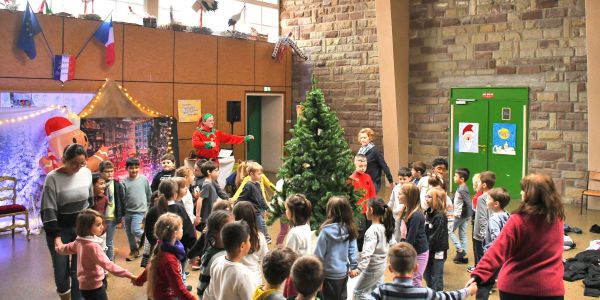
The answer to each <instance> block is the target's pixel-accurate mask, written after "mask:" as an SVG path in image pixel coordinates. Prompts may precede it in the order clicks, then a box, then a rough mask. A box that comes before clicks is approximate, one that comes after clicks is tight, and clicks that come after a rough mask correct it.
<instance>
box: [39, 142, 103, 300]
mask: <svg viewBox="0 0 600 300" xmlns="http://www.w3.org/2000/svg"><path fill="white" fill-rule="evenodd" d="M62 160H63V165H62V166H61V167H60V168H58V169H56V170H53V171H51V172H50V173H48V175H46V181H45V182H44V189H43V192H42V210H41V214H42V222H43V223H44V231H46V242H47V244H48V249H49V250H50V256H51V257H52V268H53V269H54V282H55V283H56V291H57V292H58V294H59V296H60V298H61V299H74V300H75V299H77V300H78V299H81V292H80V291H79V282H78V281H77V256H76V255H72V256H71V257H69V256H63V255H60V254H58V253H57V252H56V251H55V249H54V247H55V244H56V241H57V240H59V239H60V240H62V242H63V243H65V244H66V243H70V242H72V241H74V240H75V237H76V234H75V221H76V219H77V216H78V215H79V212H81V211H82V210H84V209H86V208H88V207H91V206H92V203H93V202H92V201H93V196H94V192H93V185H92V173H91V171H90V170H89V169H88V168H86V167H85V166H86V151H85V149H84V148H83V146H81V145H78V144H71V145H69V146H67V147H66V148H65V151H64V153H63V156H62ZM69 280H70V282H69Z"/></svg>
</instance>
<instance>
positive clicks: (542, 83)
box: [281, 0, 587, 201]
mask: <svg viewBox="0 0 600 300" xmlns="http://www.w3.org/2000/svg"><path fill="white" fill-rule="evenodd" d="M398 1H405V0H398ZM410 18H411V20H410V35H409V37H410V54H409V57H410V58H409V63H410V68H409V78H410V79H409V94H410V99H409V102H410V104H409V117H410V120H409V124H410V125H409V159H410V160H411V161H414V160H423V161H426V162H430V161H431V160H432V158H434V157H437V156H444V157H447V156H448V121H449V101H448V99H449V95H450V88H452V87H469V86H488V85H489V86H527V87H529V88H530V96H529V99H530V112H531V113H530V132H529V143H530V146H529V153H528V155H529V172H544V173H547V174H549V175H551V176H552V177H553V178H555V182H556V184H557V186H558V188H559V190H560V191H561V193H562V195H563V196H564V199H565V201H571V200H574V199H578V198H579V195H580V191H581V188H583V187H584V185H585V182H584V180H583V178H584V175H585V173H584V170H586V168H587V99H586V81H587V78H586V77H587V74H586V66H587V58H586V48H585V42H586V40H585V5H584V0H410ZM281 27H282V33H283V34H287V33H288V32H290V31H291V32H292V33H293V35H294V38H295V39H296V40H297V43H298V45H299V46H300V47H301V48H302V49H303V50H304V51H305V52H306V53H307V54H308V55H309V57H310V60H309V61H308V62H301V61H298V60H297V59H296V58H295V60H294V65H293V68H294V74H293V93H292V96H293V99H294V101H299V100H302V99H303V98H304V94H305V92H306V90H307V89H308V88H310V74H315V75H316V76H317V79H318V81H319V83H318V84H319V86H320V87H321V88H322V89H323V92H324V93H325V98H326V100H327V101H328V103H329V104H331V106H332V107H333V108H334V109H335V110H336V111H337V114H338V117H339V118H340V121H341V124H342V126H343V127H344V128H345V129H346V136H347V138H348V140H349V142H350V144H351V145H353V149H356V148H357V146H356V140H355V136H356V133H357V131H358V130H359V129H360V128H361V127H364V126H370V127H372V128H374V129H375V131H377V132H378V133H381V132H382V131H381V105H380V99H379V98H380V97H379V74H378V71H379V70H378V53H377V52H378V51H377V32H376V20H375V2H374V0H363V1H361V0H283V1H282V3H281ZM376 143H377V144H379V145H381V144H382V143H381V141H380V140H377V141H376ZM394 172H395V171H394Z"/></svg>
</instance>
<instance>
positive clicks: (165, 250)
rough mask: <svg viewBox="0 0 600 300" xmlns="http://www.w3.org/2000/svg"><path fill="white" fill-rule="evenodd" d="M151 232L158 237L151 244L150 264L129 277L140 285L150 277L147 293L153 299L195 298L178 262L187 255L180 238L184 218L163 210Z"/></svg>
mask: <svg viewBox="0 0 600 300" xmlns="http://www.w3.org/2000/svg"><path fill="white" fill-rule="evenodd" d="M154 234H155V235H156V237H157V238H158V239H159V241H158V242H157V244H156V246H155V247H154V253H153V254H152V258H151V259H150V264H149V266H148V267H147V268H145V269H144V271H143V272H142V274H140V276H138V277H137V278H135V279H132V282H133V284H135V285H138V286H141V285H143V284H144V282H146V281H149V284H148V296H150V298H151V299H156V300H174V299H178V300H193V299H196V297H194V295H192V294H191V293H190V292H189V291H188V290H187V289H186V288H185V285H184V284H183V279H182V277H181V274H182V269H181V262H182V261H184V260H185V259H186V256H185V250H184V248H183V244H181V242H180V240H181V238H182V237H183V221H182V219H181V217H179V216H178V215H176V214H174V213H165V214H163V215H161V216H160V217H159V218H158V221H156V225H155V226H154Z"/></svg>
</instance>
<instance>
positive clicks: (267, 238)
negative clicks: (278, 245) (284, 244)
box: [265, 236, 273, 245]
mask: <svg viewBox="0 0 600 300" xmlns="http://www.w3.org/2000/svg"><path fill="white" fill-rule="evenodd" d="M265 239H266V240H267V244H268V245H271V243H272V242H273V241H272V240H271V237H269V236H268V237H265Z"/></svg>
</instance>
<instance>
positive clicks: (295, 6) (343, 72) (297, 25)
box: [281, 0, 382, 150]
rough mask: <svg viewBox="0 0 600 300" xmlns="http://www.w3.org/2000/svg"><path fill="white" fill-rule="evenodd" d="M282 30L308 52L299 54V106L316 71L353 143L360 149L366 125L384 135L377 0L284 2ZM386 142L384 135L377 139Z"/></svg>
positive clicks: (295, 80) (295, 96)
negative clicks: (359, 139) (305, 58)
mask: <svg viewBox="0 0 600 300" xmlns="http://www.w3.org/2000/svg"><path fill="white" fill-rule="evenodd" d="M281 2H282V3H281V32H282V34H287V33H289V32H290V31H291V32H292V33H293V38H294V39H295V40H296V43H297V44H298V46H299V47H301V48H302V50H303V51H304V52H305V53H306V54H307V55H308V57H309V60H308V61H306V62H303V61H300V60H298V58H297V57H294V63H293V70H294V71H293V79H292V80H293V90H292V99H293V100H294V103H293V105H295V104H296V103H297V102H299V101H301V100H303V99H304V96H305V93H306V91H307V90H308V89H310V87H311V83H310V82H311V81H310V76H311V74H315V75H316V78H317V81H318V83H317V84H318V86H319V87H320V88H321V89H322V90H323V93H324V94H325V100H326V101H327V103H328V104H329V105H331V106H332V108H333V109H334V110H335V111H336V113H337V116H338V117H339V119H340V123H341V125H342V127H344V129H345V131H346V137H347V139H348V142H349V143H350V145H351V146H352V147H353V149H354V150H356V149H357V148H358V146H357V140H356V135H357V133H358V131H359V130H360V128H362V127H367V126H368V127H371V128H373V130H375V131H376V132H377V133H379V134H381V132H382V130H381V105H380V101H379V65H378V51H377V31H376V21H375V1H374V0H283V1H281ZM376 143H377V144H378V145H381V144H382V142H381V137H379V138H378V139H377V140H376Z"/></svg>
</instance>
